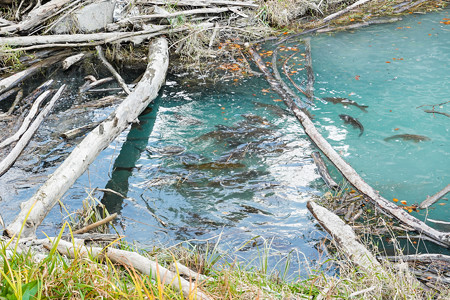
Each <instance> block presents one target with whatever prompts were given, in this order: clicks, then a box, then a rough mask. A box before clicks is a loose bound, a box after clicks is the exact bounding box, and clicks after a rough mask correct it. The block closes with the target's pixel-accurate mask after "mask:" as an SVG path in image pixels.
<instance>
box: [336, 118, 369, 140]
mask: <svg viewBox="0 0 450 300" xmlns="http://www.w3.org/2000/svg"><path fill="white" fill-rule="evenodd" d="M339 117H340V118H341V119H342V120H344V122H345V123H347V124H350V125H352V126H353V127H355V128H359V130H360V133H359V136H361V135H362V134H363V132H364V126H362V124H361V122H359V121H358V119H355V118H353V117H352V116H349V115H339Z"/></svg>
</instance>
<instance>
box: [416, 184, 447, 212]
mask: <svg viewBox="0 0 450 300" xmlns="http://www.w3.org/2000/svg"><path fill="white" fill-rule="evenodd" d="M448 192H450V184H447V186H446V187H445V188H443V189H442V190H440V191H439V192H437V193H436V194H434V195H433V196H431V197H430V196H428V197H427V199H425V200H424V201H423V202H422V203H420V205H419V208H420V209H425V208H427V207H428V206H430V205H432V204H434V203H435V202H436V201H438V200H439V199H441V198H442V197H444V196H445V194H447V193H448Z"/></svg>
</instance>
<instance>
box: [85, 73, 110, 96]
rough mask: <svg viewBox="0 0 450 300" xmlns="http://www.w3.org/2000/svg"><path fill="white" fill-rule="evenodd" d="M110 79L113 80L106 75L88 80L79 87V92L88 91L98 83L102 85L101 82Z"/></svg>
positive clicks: (103, 82)
mask: <svg viewBox="0 0 450 300" xmlns="http://www.w3.org/2000/svg"><path fill="white" fill-rule="evenodd" d="M92 77H93V76H92ZM94 79H95V78H94ZM111 80H114V78H113V77H106V78H102V79H99V80H94V81H91V82H89V81H88V82H86V83H85V84H83V85H82V86H81V87H80V89H79V91H80V93H85V92H87V91H89V90H90V89H93V88H95V87H97V86H99V85H102V84H105V83H107V82H110V81H111Z"/></svg>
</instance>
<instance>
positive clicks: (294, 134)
mask: <svg viewBox="0 0 450 300" xmlns="http://www.w3.org/2000/svg"><path fill="white" fill-rule="evenodd" d="M448 12H449V11H448V10H446V11H444V12H440V13H435V14H428V15H420V16H419V15H418V16H407V17H405V19H404V20H403V21H402V22H398V23H395V24H387V25H377V26H373V27H368V28H363V29H360V30H357V31H354V32H342V33H336V34H333V35H330V36H329V35H317V36H314V37H312V40H311V44H312V58H313V68H314V72H315V75H316V84H315V94H316V96H317V97H319V98H325V97H344V98H349V99H351V100H353V101H355V102H357V103H358V104H359V105H365V106H368V107H367V109H366V110H367V112H364V111H363V110H361V109H360V108H358V107H356V106H351V105H349V106H348V107H344V106H342V105H340V104H333V103H328V102H325V101H321V100H319V99H316V100H315V104H316V106H315V107H313V108H312V110H311V113H312V114H313V115H314V122H315V124H316V126H317V128H318V129H319V130H320V132H321V133H322V134H323V135H324V137H325V138H327V140H328V141H329V142H330V143H331V144H332V146H333V147H334V148H335V149H336V150H338V152H340V153H341V155H342V156H343V157H344V158H345V160H347V161H348V162H349V163H350V164H351V165H352V166H353V167H354V168H355V169H356V171H357V172H359V174H360V175H361V176H362V177H363V178H364V179H365V180H366V181H367V182H368V183H369V184H370V185H372V186H373V187H374V188H375V189H377V190H379V191H380V193H381V195H383V196H384V197H386V198H387V199H389V200H392V199H393V198H398V199H400V200H406V201H407V202H408V205H411V204H414V203H420V202H421V201H423V200H424V199H425V198H426V196H427V195H432V194H434V193H436V192H437V191H438V190H440V189H442V188H443V187H444V186H445V185H447V184H448V183H449V182H450V175H449V172H448V170H449V169H450V159H449V153H450V142H449V139H448V136H449V126H448V124H449V121H450V119H449V118H448V117H446V116H444V115H438V114H435V115H433V114H428V113H425V112H424V109H431V108H432V107H431V106H423V105H429V104H439V103H445V102H447V101H449V100H450V98H449V95H450V73H449V70H450V68H449V62H450V26H449V25H444V24H442V23H440V21H442V20H443V18H448V17H449V14H448ZM287 46H292V47H293V48H295V47H298V48H299V49H300V50H302V46H301V44H298V43H295V42H293V44H291V45H287ZM266 47H267V48H268V49H272V47H273V46H272V45H266ZM291 50H292V49H291ZM300 52H301V51H300ZM292 53H294V52H293V51H280V55H282V56H285V57H286V56H288V55H290V54H292ZM394 58H395V59H394ZM301 60H302V56H301V55H298V56H297V57H294V58H292V60H291V62H295V63H296V66H295V68H298V70H297V71H298V72H297V73H295V74H293V75H292V77H293V79H294V80H295V81H296V82H297V83H301V82H302V81H303V80H304V79H305V78H306V75H305V74H304V70H301V68H302V63H303V62H302V61H301ZM388 61H389V63H387V62H388ZM293 68H294V67H293ZM192 76H193V77H197V76H198V75H196V74H190V75H170V76H169V77H168V80H167V85H166V86H165V87H164V88H163V89H162V91H161V93H160V97H158V99H156V101H155V103H154V104H152V105H151V108H152V111H151V112H150V111H148V112H146V113H145V114H143V115H141V117H140V118H139V123H138V124H134V125H133V126H132V128H131V129H130V130H129V131H127V132H124V133H123V134H121V136H120V137H119V138H118V139H117V140H116V141H115V142H114V143H112V144H111V145H110V146H109V147H108V148H107V149H105V150H104V151H103V152H102V153H101V155H100V156H99V157H98V159H97V160H96V161H95V162H94V163H93V164H92V166H91V167H90V168H89V171H88V172H86V174H84V175H83V176H82V177H81V178H80V179H79V180H78V181H77V182H76V184H75V185H74V187H73V188H72V189H71V190H70V191H69V192H68V193H67V194H66V195H65V196H64V203H65V204H66V205H67V208H68V209H69V211H73V210H76V209H78V208H79V207H80V203H81V200H82V199H85V198H86V195H87V193H88V192H89V190H92V189H93V188H94V187H99V188H110V189H113V190H115V191H118V192H120V193H122V194H123V195H124V196H126V197H127V198H126V199H122V198H121V197H117V196H113V195H110V194H106V196H103V193H99V192H97V194H96V195H97V197H99V199H100V200H101V201H102V202H103V203H104V204H105V205H106V206H107V208H108V209H109V210H110V211H111V212H119V213H120V218H119V220H118V221H117V222H116V224H115V225H116V228H117V229H118V230H119V231H120V232H121V233H123V234H125V235H126V236H127V237H126V239H127V240H128V241H136V242H137V243H138V244H139V245H140V246H143V247H148V248H151V247H153V246H158V245H165V246H167V245H172V244H175V243H178V242H181V241H185V240H195V241H193V243H202V242H203V241H206V240H210V241H217V240H219V239H220V245H221V247H222V249H224V250H228V251H231V252H235V254H237V255H238V256H242V257H244V258H246V259H252V258H255V257H257V253H258V249H261V246H262V244H263V240H266V241H269V243H270V245H271V247H272V248H273V249H274V251H275V253H277V254H278V256H277V257H283V256H288V255H292V256H293V257H301V258H302V257H303V254H304V256H305V257H307V258H308V259H310V260H319V259H320V258H321V252H320V251H318V250H317V249H316V245H317V243H318V242H319V241H320V239H321V238H322V237H323V236H325V235H326V234H325V233H323V232H322V231H321V229H320V228H319V227H318V226H317V225H316V222H315V221H314V220H313V219H312V217H311V216H310V214H309V212H308V210H307V209H306V202H307V201H308V200H310V199H312V198H313V197H315V196H317V195H321V194H322V193H323V192H324V191H326V189H325V187H324V185H323V182H322V180H321V179H320V177H319V176H318V175H317V171H316V168H315V166H314V164H313V162H312V159H311V158H310V154H311V152H312V151H314V150H315V148H314V146H313V145H312V144H311V143H310V141H309V139H308V138H307V136H306V135H305V134H304V132H303V129H302V128H301V126H300V124H299V123H298V121H297V120H296V119H295V118H294V117H293V116H292V115H291V114H290V113H288V112H287V111H286V110H285V107H284V104H283V103H282V102H279V101H278V98H279V97H278V96H277V95H276V94H275V93H273V92H271V91H268V89H269V86H268V84H267V82H265V80H264V79H263V78H258V77H254V78H249V79H245V80H242V79H240V80H238V81H237V82H235V81H233V80H231V79H230V80H229V81H222V82H219V83H217V84H215V85H207V84H206V83H204V82H203V81H202V80H201V79H199V80H198V81H197V80H194V81H195V82H196V84H190V85H189V86H188V85H187V84H186V83H185V82H186V79H189V77H192ZM419 106H423V107H419ZM110 110H111V109H109V110H105V111H101V112H96V113H93V114H92V115H91V116H90V118H92V119H94V120H97V119H101V118H102V117H104V116H105V115H106V114H107V113H109V111H110ZM435 110H436V111H441V112H445V113H450V103H447V104H442V105H440V106H439V105H438V106H436V107H435ZM248 114H251V116H247V118H246V117H245V115H248ZM339 114H347V115H351V116H352V117H354V118H357V119H358V120H359V121H360V122H361V124H362V125H363V126H364V133H363V135H362V136H359V132H360V131H359V130H358V129H355V128H353V127H352V126H350V125H348V124H345V123H344V122H343V121H342V120H341V119H340V118H339ZM255 116H258V117H260V118H257V117H255ZM396 134H417V135H423V136H426V137H428V138H429V140H427V141H423V142H419V143H414V142H411V141H403V140H396V139H392V140H388V141H385V140H384V139H385V138H388V137H390V136H393V135H396ZM70 149H71V148H70V145H69V146H68V145H66V144H64V143H63V142H61V144H59V145H58V147H57V149H56V150H55V151H54V152H57V154H58V155H60V154H61V153H67V152H68V151H70ZM60 150H61V151H60ZM52 155H53V154H52V153H50V154H45V155H42V157H41V159H42V160H44V161H48V162H51V161H53V158H52V157H53V156H52ZM55 157H56V156H55ZM212 162H214V163H215V165H213V166H214V167H215V168H212V169H211V168H209V167H211V163H212ZM195 166H199V167H195ZM224 166H226V168H222V167H224ZM42 168H44V167H42ZM52 169H54V166H53V167H51V168H48V169H46V171H45V172H44V173H50V172H51V170H52ZM39 170H41V169H39ZM330 171H331V173H332V175H333V176H335V178H336V179H337V180H338V181H339V180H340V177H339V175H338V174H337V172H336V171H335V170H334V169H332V168H331V169H330ZM36 188H37V187H33V188H27V189H19V190H18V196H16V195H14V197H13V196H12V195H7V197H9V196H11V197H9V198H4V199H3V200H4V206H3V207H5V208H7V209H6V210H8V213H5V214H3V213H2V215H3V217H4V218H5V220H6V221H7V222H8V221H9V220H11V219H12V218H13V216H14V215H15V213H17V211H19V204H18V203H19V202H18V201H17V199H18V198H19V199H26V198H27V197H28V196H29V195H30V194H31V193H32V192H34V190H36ZM447 197H448V196H447ZM440 204H443V205H440ZM448 209H449V208H448V205H447V199H442V200H440V201H439V203H438V204H435V205H434V206H433V207H432V208H431V209H430V210H429V211H428V212H426V211H421V212H419V213H414V214H415V215H416V216H417V217H419V218H421V219H425V216H426V215H428V217H429V218H432V219H437V220H442V221H449V220H448V216H449V214H448ZM61 215H64V214H63V213H61V209H60V208H59V207H57V208H55V209H53V210H52V212H51V214H50V216H49V217H48V218H47V219H46V220H45V222H44V223H43V225H42V226H41V227H40V229H41V230H42V231H46V232H47V233H48V234H52V231H53V232H56V231H57V230H58V228H59V227H60V224H61ZM430 225H431V226H433V227H436V228H438V229H440V230H448V229H449V228H445V227H443V226H442V225H441V226H439V225H434V224H432V223H430ZM250 240H251V242H250V243H247V242H248V241H250ZM277 259H278V258H275V260H274V264H276V262H277ZM302 260H303V259H300V260H299V261H302ZM299 263H300V262H296V263H294V264H293V268H294V269H295V268H297V267H298V264H299ZM294 271H295V270H294Z"/></svg>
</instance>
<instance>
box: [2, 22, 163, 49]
mask: <svg viewBox="0 0 450 300" xmlns="http://www.w3.org/2000/svg"><path fill="white" fill-rule="evenodd" d="M168 27H169V26H166V25H153V26H152V28H149V29H146V30H141V31H136V32H98V33H87V34H53V35H37V36H17V37H2V38H1V39H0V45H8V46H10V47H17V46H33V45H46V44H48V45H51V44H60V43H68V44H76V43H87V44H89V45H94V46H95V45H96V42H101V43H104V41H106V40H110V39H112V40H113V41H115V40H120V39H127V38H130V37H135V36H139V35H146V34H151V33H155V32H158V31H162V30H164V29H167V28H168ZM48 48H51V46H48ZM11 50H12V51H14V49H11ZM5 52H6V51H5Z"/></svg>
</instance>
